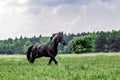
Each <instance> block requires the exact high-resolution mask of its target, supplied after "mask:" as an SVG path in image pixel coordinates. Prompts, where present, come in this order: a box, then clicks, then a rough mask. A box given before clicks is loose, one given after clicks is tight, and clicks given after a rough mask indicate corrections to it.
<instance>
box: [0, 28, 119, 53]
mask: <svg viewBox="0 0 120 80" xmlns="http://www.w3.org/2000/svg"><path fill="white" fill-rule="evenodd" d="M64 36H65V41H66V43H67V44H66V45H65V46H62V45H61V44H59V47H58V50H59V53H63V54H70V53H77V54H79V53H87V52H119V51H120V30H118V31H115V30H112V31H107V32H104V31H98V32H83V33H78V34H70V33H69V34H65V35H64ZM49 40H50V36H49V37H45V36H42V35H40V36H38V37H36V36H34V37H31V38H27V37H22V36H21V37H20V38H17V37H16V38H15V39H12V38H9V39H7V40H0V54H26V51H27V49H28V47H29V46H30V45H32V44H35V43H36V42H38V43H46V42H48V41H49Z"/></svg>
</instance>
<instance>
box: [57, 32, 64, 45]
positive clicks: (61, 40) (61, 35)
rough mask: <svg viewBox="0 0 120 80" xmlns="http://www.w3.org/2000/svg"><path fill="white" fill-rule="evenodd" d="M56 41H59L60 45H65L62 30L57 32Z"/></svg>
mask: <svg viewBox="0 0 120 80" xmlns="http://www.w3.org/2000/svg"><path fill="white" fill-rule="evenodd" d="M58 42H60V43H61V44H62V45H65V39H64V34H63V32H59V33H58Z"/></svg>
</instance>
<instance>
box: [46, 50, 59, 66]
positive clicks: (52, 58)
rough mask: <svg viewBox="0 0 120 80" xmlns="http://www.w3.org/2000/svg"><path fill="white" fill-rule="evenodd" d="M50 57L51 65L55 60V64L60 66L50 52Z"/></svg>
mask: <svg viewBox="0 0 120 80" xmlns="http://www.w3.org/2000/svg"><path fill="white" fill-rule="evenodd" d="M48 55H49V56H50V57H51V58H50V60H49V62H50V63H51V62H52V60H53V61H54V63H55V64H58V62H57V60H56V59H55V56H54V55H52V54H51V53H50V52H49V51H48Z"/></svg>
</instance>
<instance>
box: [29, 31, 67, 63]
mask: <svg viewBox="0 0 120 80" xmlns="http://www.w3.org/2000/svg"><path fill="white" fill-rule="evenodd" d="M59 43H61V44H63V45H65V40H64V36H63V32H58V33H56V34H53V35H52V37H51V38H50V41H49V42H48V43H44V44H39V43H36V44H34V45H32V46H30V47H29V48H28V51H27V60H28V61H29V62H30V63H34V61H35V59H36V58H40V57H50V60H49V62H48V64H51V62H52V61H54V63H55V64H58V62H57V60H56V59H55V56H56V55H57V53H58V50H57V47H58V44H59Z"/></svg>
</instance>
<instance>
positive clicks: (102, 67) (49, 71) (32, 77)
mask: <svg viewBox="0 0 120 80" xmlns="http://www.w3.org/2000/svg"><path fill="white" fill-rule="evenodd" d="M48 60H49V59H48V58H39V59H37V60H36V61H35V63H34V64H29V63H28V62H27V60H26V56H20V55H18V56H17V55H16V56H8V55H1V56H0V80H120V54H116V55H114V54H112V55H109V54H107V55H102V54H99V55H96V54H95V55H94V54H92V55H91V54H86V55H58V56H57V60H58V63H59V64H58V65H55V64H54V63H52V64H51V65H47V63H48Z"/></svg>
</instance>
